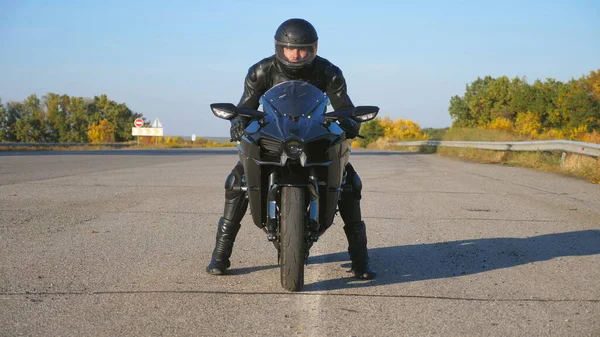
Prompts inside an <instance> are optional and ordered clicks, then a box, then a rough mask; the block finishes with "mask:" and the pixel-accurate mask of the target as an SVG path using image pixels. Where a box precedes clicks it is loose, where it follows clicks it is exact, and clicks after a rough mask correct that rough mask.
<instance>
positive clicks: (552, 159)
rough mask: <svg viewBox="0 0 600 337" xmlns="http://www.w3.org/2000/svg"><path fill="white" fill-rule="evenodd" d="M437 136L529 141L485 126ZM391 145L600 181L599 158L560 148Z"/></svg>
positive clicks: (396, 148)
mask: <svg viewBox="0 0 600 337" xmlns="http://www.w3.org/2000/svg"><path fill="white" fill-rule="evenodd" d="M438 139H439V140H449V141H452V140H461V141H493V142H508V141H524V140H529V139H526V138H524V137H519V136H516V135H514V134H510V133H507V132H503V131H499V130H486V129H455V130H452V129H451V130H449V131H448V132H445V133H443V134H441V135H440V137H439V138H438ZM388 148H389V149H393V150H402V151H412V152H425V153H437V154H438V155H441V156H448V157H457V158H460V159H465V160H471V161H476V162H481V163H490V164H503V165H510V166H519V167H527V168H532V169H536V170H541V171H546V172H555V173H561V174H566V175H570V176H575V177H579V178H585V179H587V180H588V181H590V182H592V183H595V184H600V158H594V157H589V156H585V155H579V154H575V153H569V154H566V155H563V153H562V152H560V151H544V152H512V151H493V150H482V149H473V148H452V147H431V146H427V147H416V146H413V147H406V146H404V147H400V146H388Z"/></svg>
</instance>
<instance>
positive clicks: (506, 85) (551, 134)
mask: <svg viewBox="0 0 600 337" xmlns="http://www.w3.org/2000/svg"><path fill="white" fill-rule="evenodd" d="M448 111H449V113H450V116H451V117H452V119H453V123H452V127H461V128H464V127H467V128H473V127H478V128H488V129H499V130H506V131H512V132H515V133H518V134H520V135H523V136H527V137H530V138H533V139H538V138H547V139H555V138H569V139H577V138H581V134H584V133H589V132H597V131H600V69H599V70H598V71H591V72H590V73H589V75H587V76H582V77H581V78H578V79H572V80H570V81H569V82H566V83H563V82H560V81H557V80H554V79H552V78H548V79H546V80H545V81H541V80H536V81H535V82H533V84H529V83H527V81H526V79H524V78H518V77H516V78H513V79H509V78H508V77H506V76H502V77H498V78H493V77H491V76H486V77H484V78H477V79H476V80H475V81H473V82H472V83H470V84H468V85H467V86H466V90H465V93H464V95H463V96H458V95H457V96H453V97H452V98H451V99H450V106H449V108H448Z"/></svg>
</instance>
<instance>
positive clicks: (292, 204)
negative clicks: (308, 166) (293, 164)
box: [280, 186, 306, 291]
mask: <svg viewBox="0 0 600 337" xmlns="http://www.w3.org/2000/svg"><path fill="white" fill-rule="evenodd" d="M305 206H306V204H305V201H304V189H303V188H302V187H290V186H285V187H282V188H281V218H280V226H281V227H280V242H281V243H280V248H281V249H280V254H281V255H280V257H281V261H280V268H281V285H282V286H283V288H284V289H286V290H288V291H300V290H302V287H303V286H304V262H305V261H304V259H305V252H306V240H305V237H304V236H305V233H304V231H305V222H306V221H305V216H306V207H305Z"/></svg>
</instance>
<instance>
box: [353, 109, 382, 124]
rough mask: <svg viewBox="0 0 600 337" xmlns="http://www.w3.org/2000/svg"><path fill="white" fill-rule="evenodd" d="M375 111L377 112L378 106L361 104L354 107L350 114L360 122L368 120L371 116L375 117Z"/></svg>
mask: <svg viewBox="0 0 600 337" xmlns="http://www.w3.org/2000/svg"><path fill="white" fill-rule="evenodd" d="M377 113H379V107H376V106H370V105H363V106H357V107H356V108H354V111H353V113H352V116H353V117H354V119H356V121H358V122H361V123H362V122H367V121H370V120H372V119H373V118H375V117H377Z"/></svg>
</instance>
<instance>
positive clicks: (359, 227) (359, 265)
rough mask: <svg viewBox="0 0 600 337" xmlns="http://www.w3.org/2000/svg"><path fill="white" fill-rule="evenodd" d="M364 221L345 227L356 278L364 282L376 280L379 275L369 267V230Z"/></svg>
mask: <svg viewBox="0 0 600 337" xmlns="http://www.w3.org/2000/svg"><path fill="white" fill-rule="evenodd" d="M366 229H367V228H366V226H365V223H364V222H363V221H361V222H359V223H356V224H354V225H352V226H344V232H345V233H346V238H347V239H348V254H350V260H352V272H354V276H355V277H356V278H359V279H363V280H371V279H374V278H375V276H376V275H377V273H376V272H375V270H373V269H372V268H371V266H370V265H369V252H368V251H367V230H366Z"/></svg>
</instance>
